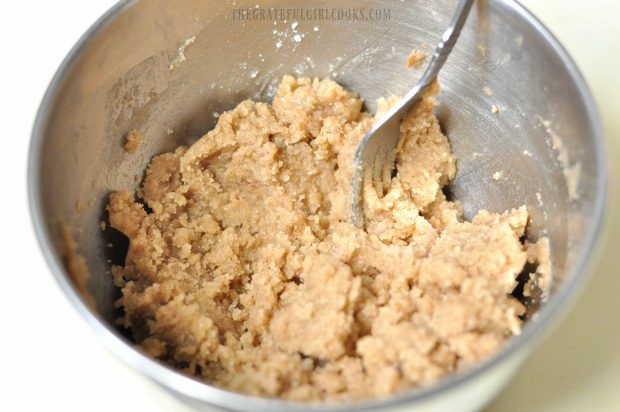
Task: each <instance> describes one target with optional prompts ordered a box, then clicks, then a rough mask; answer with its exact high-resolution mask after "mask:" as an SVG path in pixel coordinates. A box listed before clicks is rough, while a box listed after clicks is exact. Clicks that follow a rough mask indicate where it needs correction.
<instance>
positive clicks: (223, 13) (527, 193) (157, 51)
mask: <svg viewBox="0 0 620 412" xmlns="http://www.w3.org/2000/svg"><path fill="white" fill-rule="evenodd" d="M233 3H234V5H231V3H229V2H221V1H215V0H203V1H197V0H193V1H192V0H178V1H174V2H172V1H164V0H143V1H123V2H120V3H118V4H117V5H116V6H114V7H113V8H112V9H111V10H110V11H109V12H108V13H106V14H105V15H104V16H103V17H102V18H101V19H100V20H99V21H97V22H96V23H95V24H94V25H93V26H92V28H91V29H90V30H89V31H88V32H87V33H86V34H85V35H84V36H83V37H82V39H80V41H79V42H78V44H77V45H76V46H75V47H74V49H73V50H72V51H71V52H70V53H69V55H68V57H67V58H66V59H65V61H64V62H63V63H62V65H61V67H60V68H59V70H58V72H57V73H56V76H55V77H54V79H53V80H52V82H51V84H50V86H49V89H48V90H47V93H46V94H45V97H44V99H43V102H42V103H41V107H40V110H39V113H38V115H37V118H36V122H35V125H34V130H33V134H32V142H31V146H30V158H29V166H28V168H29V170H28V173H29V174H28V185H29V194H30V206H31V212H32V218H33V221H34V226H35V228H36V231H37V236H38V239H39V242H40V244H41V248H42V249H43V253H44V254H45V257H46V258H47V261H48V263H49V265H50V267H51V269H52V272H53V274H54V276H55V277H56V279H57V280H58V282H59V284H60V285H61V287H62V289H63V290H64V291H65V293H66V294H67V297H68V298H69V299H70V300H71V302H72V303H73V305H74V306H75V308H76V310H77V311H78V312H79V313H80V314H81V315H82V316H83V317H84V319H85V320H86V321H87V322H88V323H89V324H90V325H91V326H92V328H93V329H94V330H95V331H96V332H97V333H98V334H99V336H100V338H101V340H102V341H103V343H104V344H105V345H106V346H108V347H109V349H110V350H112V351H113V352H114V353H116V354H117V355H118V356H119V357H120V358H121V359H123V360H124V361H125V362H127V363H129V364H131V365H132V366H134V367H135V368H136V369H138V370H139V371H141V372H142V373H144V374H145V375H146V376H148V377H150V378H151V379H153V380H154V381H156V382H158V383H160V384H161V385H162V386H163V387H165V388H167V389H168V390H170V391H172V392H174V393H175V394H177V396H179V397H180V398H182V399H183V400H185V401H187V402H190V403H191V404H193V405H196V406H197V407H199V408H203V409H207V408H221V409H226V410H251V411H259V410H302V409H308V408H309V405H306V404H296V403H290V402H283V401H279V400H269V399H262V398H255V397H248V396H243V395H239V394H235V393H231V392H228V391H225V390H222V389H218V388H215V387H212V386H209V385H207V384H205V383H202V382H200V381H197V380H194V379H192V378H189V377H187V376H184V375H182V374H180V373H178V372H176V371H174V370H172V369H170V368H168V367H166V366H164V365H162V364H160V363H158V362H156V361H154V360H152V359H150V358H148V357H146V356H144V355H143V354H141V353H140V352H138V351H137V350H136V349H134V348H133V347H132V345H131V343H130V341H129V340H128V339H127V338H126V337H124V336H123V334H122V332H121V331H119V330H117V328H116V327H115V326H114V323H113V320H114V318H115V316H116V315H117V314H116V313H115V310H114V307H113V301H114V300H115V298H116V297H117V293H118V292H117V291H116V290H115V288H114V286H113V285H112V280H111V277H110V275H109V274H108V270H109V268H110V261H112V262H114V261H116V262H119V261H120V262H122V250H120V251H119V250H111V249H109V248H107V247H106V244H107V243H108V242H109V241H110V239H109V236H112V235H110V234H109V233H110V231H106V232H103V233H104V234H102V231H101V229H100V226H99V222H100V221H101V220H102V219H104V218H105V203H106V199H107V194H108V193H109V192H110V191H111V190H117V189H130V190H131V189H134V188H135V187H136V186H137V184H138V183H137V179H136V176H141V175H142V173H143V171H144V169H145V166H146V165H147V163H148V162H149V159H150V158H151V157H152V156H153V155H155V154H157V153H161V152H163V151H168V150H171V149H173V148H174V147H176V146H177V145H179V144H189V143H191V142H192V141H193V140H194V139H195V138H197V137H198V136H200V135H201V134H202V133H204V132H205V131H207V130H208V129H209V128H211V127H212V126H213V124H214V122H215V118H214V116H213V113H214V112H221V111H223V110H226V109H230V108H232V107H234V106H235V105H236V104H237V103H238V102H239V101H241V100H242V99H245V98H254V99H260V100H269V98H270V96H271V94H272V93H273V91H274V88H273V86H274V85H275V84H276V83H277V82H278V80H279V78H280V77H281V76H282V75H284V74H303V75H308V76H318V77H327V76H331V77H335V78H336V79H337V80H338V81H340V82H341V83H342V84H343V85H344V86H346V87H348V88H350V89H351V90H354V91H357V92H359V94H360V95H361V96H362V97H363V98H364V99H365V101H366V103H367V106H368V107H369V108H370V109H371V110H372V109H373V108H374V101H375V99H376V98H378V97H380V96H387V95H390V94H402V93H403V92H404V91H405V90H406V89H407V88H409V87H410V86H411V85H412V84H413V83H414V81H415V79H416V78H417V76H419V74H420V73H419V71H415V70H411V69H407V68H406V67H405V65H404V61H405V59H406V56H407V55H408V53H409V52H410V51H411V49H412V48H414V47H415V48H419V49H426V50H431V48H432V46H433V45H434V44H435V43H436V41H437V40H438V37H439V35H440V34H441V32H442V29H443V28H444V27H445V26H446V23H447V21H448V19H449V16H450V15H451V13H452V9H453V7H454V2H453V1H449V0H436V1H432V0H415V1H414V0H406V1H403V2H393V1H389V0H374V1H365V2H363V3H362V2H360V1H358V0H341V1H338V2H329V1H326V0H312V1H309V2H303V3H302V2H295V1H293V0H288V1H284V0H261V2H260V6H261V8H263V9H266V8H269V7H275V8H288V9H291V8H295V7H299V8H304V9H309V8H331V9H333V8H334V7H337V8H343V9H345V8H360V7H363V8H365V13H367V14H368V13H370V9H371V8H372V9H373V10H383V15H384V16H387V15H389V19H388V18H384V19H379V20H367V21H345V20H338V19H337V18H338V16H339V12H337V11H336V14H335V15H332V17H336V20H332V19H329V20H325V19H323V20H319V19H314V20H306V19H305V18H303V19H302V18H300V17H297V18H292V19H291V18H290V16H289V18H287V19H286V20H287V21H286V22H284V21H283V20H279V21H277V22H276V24H274V21H273V20H270V19H265V20H254V19H249V20H247V19H246V20H239V19H238V17H239V16H240V15H239V12H238V11H237V12H235V11H234V10H233V8H243V7H254V6H255V4H256V2H255V1H246V0H237V1H236V2H233ZM481 4H484V3H481ZM235 13H237V14H236V15H235ZM284 13H286V12H284ZM289 13H292V12H289ZM328 13H329V11H328ZM388 13H389V14H388ZM375 14H377V13H375ZM235 16H236V17H237V18H235ZM258 16H259V17H260V14H259V15H258ZM279 17H283V18H286V15H284V16H279ZM301 17H303V16H301ZM342 17H343V18H346V17H347V12H342ZM293 20H296V21H297V26H296V27H295V28H293V27H292V26H294V25H293ZM296 34H298V35H299V37H296V36H295V35H296ZM302 34H303V36H302ZM194 37H195V38H194ZM187 39H194V40H193V43H192V40H189V41H186V40H187ZM298 40H299V41H298ZM190 43H191V44H190ZM184 44H186V46H187V47H185V48H183V45H184ZM180 48H181V49H180ZM171 64H172V67H171ZM171 68H172V70H171ZM441 83H442V85H443V91H442V93H441V94H440V96H439V101H440V105H439V107H438V110H437V112H438V115H439V117H440V120H441V122H442V126H443V127H444V129H445V131H446V132H447V134H448V136H449V137H450V140H451V142H452V146H453V149H454V152H455V153H456V155H457V157H458V177H457V178H456V180H455V181H454V183H453V184H452V186H451V190H452V192H453V193H454V195H455V197H456V198H458V199H461V200H462V201H463V203H464V207H465V211H466V214H467V215H468V216H471V215H472V214H473V213H474V212H475V211H477V210H478V209H481V208H486V209H490V210H494V211H503V210H505V209H507V208H510V207H514V206H518V205H521V204H523V203H525V204H527V205H528V206H529V208H530V210H531V214H532V222H533V224H532V226H531V228H530V230H529V233H528V236H529V237H530V238H532V239H536V238H538V237H539V236H541V235H543V234H546V235H548V236H549V238H550V242H551V248H552V259H553V274H554V278H553V284H552V288H551V296H550V298H549V300H548V302H547V303H546V304H545V305H543V307H542V308H541V309H540V311H539V312H538V314H537V316H536V317H535V318H534V319H532V320H530V321H529V322H528V323H527V324H526V325H525V327H524V329H523V332H522V333H521V334H520V335H519V336H517V337H515V338H514V339H512V341H511V342H510V343H509V344H508V345H507V346H506V347H505V348H504V349H502V350H501V351H500V352H499V353H497V354H496V355H495V356H493V357H492V358H491V359H488V360H487V361H485V362H483V363H482V364H480V365H479V366H478V367H476V368H473V369H470V370H467V371H465V372H462V373H459V374H455V375H453V376H450V377H448V378H447V379H444V380H442V381H441V382H439V383H437V384H436V385H433V386H429V387H424V388H420V389H416V390H413V391H410V392H407V393H401V394H398V395H396V396H393V397H390V398H388V399H382V400H375V401H368V402H363V403H359V404H354V405H353V404H349V405H335V406H333V407H332V408H331V410H350V409H352V408H357V409H371V408H377V409H399V408H405V407H407V408H408V407H415V408H416V410H418V411H427V410H451V409H458V410H468V409H469V410H473V409H477V408H479V407H481V406H482V405H484V404H485V403H486V402H487V401H488V400H490V399H491V397H492V396H494V395H495V394H496V393H497V392H498V391H499V390H500V389H501V387H502V386H504V385H505V384H506V383H507V382H508V380H509V378H510V377H511V375H512V374H513V373H514V372H515V370H516V369H517V367H518V366H519V365H520V364H521V363H522V361H523V360H524V359H525V357H526V356H527V355H528V353H529V352H530V351H531V350H532V348H533V347H534V344H535V343H536V342H538V341H540V337H541V336H542V335H544V334H545V332H546V331H548V330H549V327H550V325H551V323H552V322H554V321H557V320H558V318H560V317H561V314H562V313H564V312H566V310H567V308H568V304H569V301H570V300H571V299H572V298H573V297H574V296H575V294H576V292H577V290H578V289H579V287H580V285H581V284H582V283H583V280H584V278H585V277H586V273H587V268H588V266H589V264H590V263H591V261H592V260H593V254H594V251H595V245H596V243H597V239H598V238H599V232H600V228H601V225H602V222H603V218H604V214H605V213H604V212H605V204H606V195H607V188H606V159H605V151H604V141H603V136H602V132H601V126H600V122H599V119H598V115H597V111H596V108H595V105H594V102H593V100H592V97H591V96H590V92H589V91H588V88H587V86H586V84H585V82H584V80H583V78H582V77H581V75H580V74H579V71H578V70H577V68H576V67H575V65H574V63H573V62H572V60H571V59H570V57H569V56H568V55H567V54H566V52H565V51H564V49H563V48H562V47H561V46H560V44H559V43H558V42H557V40H556V39H555V38H554V37H553V36H552V35H551V34H550V33H549V32H548V31H547V30H546V29H545V28H544V26H543V25H542V24H541V23H540V22H538V21H537V20H536V19H535V18H534V17H533V16H532V15H531V14H530V13H528V12H527V10H525V9H524V8H523V7H521V6H520V5H519V4H518V3H517V2H515V1H509V0H495V1H488V2H487V3H486V6H483V7H480V5H479V7H478V10H477V12H475V11H474V12H473V13H472V15H471V16H470V19H469V21H468V23H467V25H466V27H465V29H464V32H463V34H462V36H461V39H460V40H459V43H458V44H457V46H456V48H455V50H454V53H453V55H452V56H451V57H450V59H449V60H448V63H447V65H446V67H445V68H444V70H443V72H442V74H441ZM485 86H488V87H489V88H491V89H492V91H493V95H492V96H487V95H486V94H485V93H483V92H482V89H483V87H485ZM492 105H496V106H497V107H499V108H500V112H499V113H492V111H491V107H492ZM134 128H136V129H140V130H142V131H144V133H145V136H146V138H145V142H144V144H143V146H142V147H141V148H140V149H139V150H138V151H137V152H136V153H134V154H132V155H128V154H127V153H125V152H124V150H123V148H122V143H123V138H124V135H125V134H126V133H127V132H128V131H129V130H131V129H134ZM170 130H172V131H173V132H172V133H170ZM552 135H557V136H560V137H561V141H562V144H563V148H564V149H565V151H566V153H565V155H566V156H564V158H560V161H559V160H558V150H557V147H556V148H555V149H554V147H553V139H552ZM524 151H525V154H524ZM528 154H530V155H528ZM562 159H564V160H562ZM566 159H568V160H566ZM562 163H565V164H564V165H562ZM577 164H578V165H579V166H578V167H579V168H580V171H579V181H578V185H577V186H576V193H575V194H576V197H574V196H573V197H571V196H570V193H569V192H570V187H569V185H567V182H566V179H565V173H564V170H563V166H569V167H575V165H577ZM573 170H575V169H573ZM498 171H502V172H503V178H502V179H501V180H500V181H495V180H494V179H492V175H493V174H494V173H495V172H498ZM60 219H62V220H65V221H66V222H67V223H69V224H70V225H71V226H72V227H73V229H74V235H75V237H76V239H77V241H78V242H79V252H80V253H81V254H83V255H84V256H85V258H86V259H87V262H88V265H89V267H90V270H91V272H92V278H91V279H90V282H89V285H88V288H89V290H90V293H91V294H92V295H93V296H94V298H95V300H96V302H97V307H98V310H97V311H96V312H95V311H93V310H91V309H90V308H89V307H88V306H87V305H85V303H84V300H83V299H82V298H81V297H80V296H79V294H78V293H77V291H76V289H75V288H74V286H73V285H72V283H71V281H70V277H69V276H68V273H67V270H66V268H65V266H64V264H63V248H62V244H61V242H60V241H59V231H58V222H59V220H60ZM117 240H118V239H117ZM323 409H324V410H327V408H325V407H324V408H323Z"/></svg>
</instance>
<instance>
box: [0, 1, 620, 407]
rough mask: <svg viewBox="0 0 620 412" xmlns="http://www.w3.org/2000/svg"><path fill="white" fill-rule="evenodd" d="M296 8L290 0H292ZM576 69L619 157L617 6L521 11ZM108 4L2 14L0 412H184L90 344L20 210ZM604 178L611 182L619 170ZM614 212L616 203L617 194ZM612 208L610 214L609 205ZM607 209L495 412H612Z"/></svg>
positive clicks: (616, 238)
mask: <svg viewBox="0 0 620 412" xmlns="http://www.w3.org/2000/svg"><path fill="white" fill-rule="evenodd" d="M291 3H293V0H291ZM523 3H524V4H526V5H527V6H529V7H530V8H531V9H532V10H533V11H535V12H536V14H537V15H539V17H540V18H541V19H542V20H543V21H544V22H545V23H547V24H548V26H549V27H550V28H551V30H552V31H553V32H554V33H555V34H556V35H557V36H558V37H559V38H560V40H561V41H562V42H563V43H564V45H565V46H566V47H567V48H568V50H569V52H570V53H571V54H572V55H573V56H574V57H575V59H576V60H577V63H578V64H579V66H580V67H581V69H582V70H583V72H584V74H585V76H586V78H587V79H588V81H589V83H590V85H591V86H592V88H593V91H594V94H595V97H596V99H597V101H598V102H599V105H600V106H601V109H602V110H601V111H602V114H603V119H604V123H605V127H606V132H607V134H608V137H609V149H610V157H612V158H618V157H620V144H619V142H618V139H619V138H620V116H619V115H618V104H617V101H618V99H619V98H620V93H619V92H620V49H619V47H618V45H619V44H620V22H618V21H617V18H618V16H620V2H617V1H616V0H593V1H588V2H585V1H567V0H563V1H562V0H526V1H523ZM112 4H113V1H112V0H96V1H94V0H91V1H84V0H56V1H53V2H52V1H44V0H39V1H36V2H26V1H24V2H20V1H13V2H10V3H7V4H6V5H4V6H3V10H2V13H1V14H0V52H1V55H2V64H1V65H0V79H1V84H2V86H1V88H0V90H1V93H0V113H2V117H1V119H2V131H3V135H4V142H5V143H4V147H3V150H2V151H1V152H0V167H1V170H0V172H1V174H0V176H3V185H4V188H3V191H2V193H3V194H2V200H3V202H5V203H4V204H3V205H2V206H1V208H2V209H1V212H2V215H1V216H2V218H3V219H2V221H3V226H2V228H3V231H2V236H1V238H0V241H1V242H2V244H1V245H0V259H2V260H1V261H2V262H3V264H4V269H3V270H2V275H1V276H2V286H0V410H5V411H13V410H26V409H27V410H63V411H64V410H66V411H73V410H75V411H78V410H79V411H82V410H84V409H86V410H89V411H103V410H111V409H114V410H119V411H124V410H132V409H139V410H150V411H164V410H171V409H174V410H184V409H185V407H184V406H183V405H180V404H179V403H177V402H176V401H175V400H174V399H173V398H172V397H170V396H169V395H167V394H166V393H165V392H163V391H162V390H161V389H159V388H158V387H157V386H155V385H154V384H152V383H150V382H148V381H147V380H146V379H144V378H142V377H141V376H139V375H138V374H136V373H134V372H133V371H132V370H131V369H129V368H128V367H126V366H124V365H123V364H121V363H120V362H119V361H118V360H116V358H115V357H114V356H113V355H111V354H109V353H108V352H107V351H105V350H104V349H103V348H102V347H101V345H100V344H99V343H98V342H97V340H96V339H95V337H94V335H93V334H92V333H91V332H90V330H89V329H88V328H87V326H86V324H85V323H84V322H83V321H82V320H81V319H80V318H79V317H78V315H77V314H75V313H74V312H73V309H72V308H71V307H70V306H69V304H68V302H67V301H66V299H65V298H64V296H63V295H62V293H61V292H60V290H59V288H58V287H57V286H56V284H55V283H54V281H53V279H52V277H51V275H50V274H49V271H48V269H47V267H46V265H45V263H44V261H43V258H42V257H41V255H40V252H39V249H38V246H37V245H36V243H35V239H34V235H33V232H32V228H31V225H30V219H29V215H28V211H27V205H26V190H25V172H26V151H27V146H28V141H29V135H30V129H31V126H32V121H33V118H34V114H35V111H36V108H37V106H38V103H39V101H40V99H41V97H42V95H43V92H44V91H45V88H46V86H47V84H48V82H49V80H50V78H51V76H52V75H53V73H54V71H55V70H56V68H57V67H58V65H59V64H60V61H61V60H62V58H63V57H64V56H65V55H66V53H67V52H68V51H69V49H70V48H71V46H72V45H73V44H74V43H75V41H76V40H77V39H78V37H79V36H80V35H81V34H82V33H83V32H84V31H85V30H86V29H87V28H88V27H89V26H90V24H91V23H92V22H93V21H95V19H97V18H98V17H99V16H100V15H101V14H102V13H103V12H104V11H105V10H106V9H107V8H109V7H110V6H111V5H112ZM611 173H612V174H613V175H614V177H615V176H620V170H619V169H618V166H617V165H616V164H613V165H612V168H611ZM614 196H615V200H618V199H617V195H616V194H614ZM617 204H618V202H615V203H614V205H617ZM614 209H615V207H612V208H611V210H612V215H613V216H612V219H611V220H610V223H609V227H610V232H609V239H608V242H607V247H606V249H605V252H604V255H605V256H604V258H603V261H602V262H601V264H600V265H599V270H598V271H597V272H598V273H597V274H596V276H595V277H594V278H593V279H592V281H591V282H590V285H589V287H588V289H587V290H586V292H585V294H584V296H583V297H582V298H581V300H580V301H579V303H578V304H577V306H576V307H575V309H574V311H573V312H572V313H571V315H569V316H568V319H567V320H566V321H565V322H564V323H563V324H562V325H561V326H560V328H559V329H558V330H557V331H556V332H555V333H554V334H553V335H552V336H551V337H550V339H548V340H547V342H546V343H545V344H544V345H543V346H542V347H541V348H539V349H538V351H537V352H536V353H535V354H534V355H533V356H532V357H531V358H530V360H529V361H528V362H527V364H526V365H525V367H524V368H523V370H522V371H521V372H520V374H519V375H518V377H517V379H516V380H515V381H514V382H513V383H512V384H511V385H510V387H509V388H508V389H507V390H506V391H505V392H504V393H503V394H502V395H501V396H500V397H499V398H498V399H497V400H496V401H495V402H494V403H493V404H492V406H491V407H490V408H489V409H490V410H492V411H510V410H515V411H516V410H529V411H553V410H558V411H560V410H561V411H581V410H586V409H587V410H596V411H613V410H618V408H620V391H619V390H618V389H617V385H618V382H620V311H619V310H618V304H616V297H617V295H618V291H619V290H620V276H618V264H617V263H616V261H615V259H614V256H613V251H614V250H615V249H614V248H617V245H618V244H620V226H619V219H618V218H619V216H618V212H616V211H615V210H614Z"/></svg>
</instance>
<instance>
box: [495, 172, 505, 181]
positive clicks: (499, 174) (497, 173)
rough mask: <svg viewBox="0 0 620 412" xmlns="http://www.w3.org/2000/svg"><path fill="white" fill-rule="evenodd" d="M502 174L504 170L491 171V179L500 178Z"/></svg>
mask: <svg viewBox="0 0 620 412" xmlns="http://www.w3.org/2000/svg"><path fill="white" fill-rule="evenodd" d="M503 176H504V171H503V170H500V171H498V172H495V173H493V180H496V181H498V180H500V179H501V178H502V177H503Z"/></svg>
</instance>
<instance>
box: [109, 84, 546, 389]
mask: <svg viewBox="0 0 620 412" xmlns="http://www.w3.org/2000/svg"><path fill="white" fill-rule="evenodd" d="M437 92H438V87H433V88H432V90H429V91H428V92H427V94H426V96H425V97H424V99H423V100H422V101H421V102H420V103H418V104H417V106H415V107H414V108H413V109H412V110H411V112H410V114H409V115H408V116H407V117H406V119H405V120H404V121H403V122H402V125H401V134H402V137H401V142H400V145H399V149H398V155H397V171H398V173H397V175H396V176H395V177H394V178H393V180H392V183H391V187H390V188H389V190H388V192H387V194H386V195H385V196H384V197H381V198H379V197H378V196H377V194H376V193H375V192H373V191H372V189H369V190H366V191H365V195H364V197H365V215H366V219H367V227H366V230H365V231H364V230H360V229H357V228H355V227H354V226H353V225H352V224H351V223H350V189H349V184H350V181H351V174H352V158H353V153H354V151H355V148H356V146H357V144H358V142H359V141H360V139H361V138H362V137H363V136H364V134H365V133H366V131H368V130H369V129H370V127H371V126H372V124H373V122H375V120H376V117H373V116H372V115H371V114H369V113H367V112H365V111H362V102H361V100H360V99H359V98H358V97H357V96H356V95H355V94H353V93H351V92H349V91H347V90H345V89H343V88H342V87H341V86H339V85H338V84H337V83H335V82H333V81H331V80H318V79H309V78H300V79H295V78H293V77H288V76H287V77H284V78H283V80H282V82H281V84H280V86H279V89H278V93H277V96H276V97H275V98H274V100H273V104H272V105H269V104H266V103H255V102H253V101H250V100H246V101H243V102H242V103H240V104H239V105H238V106H237V107H236V108H234V109H233V110H231V111H229V112H226V113H223V114H222V115H221V116H220V117H219V120H218V123H217V125H216V126H215V128H214V129H213V130H212V131H210V132H209V133H207V134H206V135H205V136H204V137H202V138H201V139H200V140H199V141H198V142H196V143H195V144H194V145H192V146H191V147H189V148H185V147H179V148H178V149H176V150H175V151H174V152H173V153H165V154H162V155H159V156H156V157H155V158H154V159H153V160H152V162H151V163H150V165H149V167H148V170H147V172H146V178H145V181H144V184H143V187H142V188H141V189H140V190H139V191H138V192H137V193H136V195H137V198H138V199H140V202H137V201H136V200H135V197H134V194H133V193H129V192H116V193H113V194H112V195H111V196H110V202H109V212H110V223H111V224H112V226H113V227H115V228H116V229H118V230H120V231H121V232H122V233H124V234H125V235H126V236H127V237H128V238H129V240H130V245H129V251H128V253H127V257H126V262H125V267H123V268H121V267H116V268H115V270H114V276H115V282H116V284H117V285H118V286H119V287H120V288H122V295H123V296H122V298H121V299H120V301H119V305H120V306H122V307H123V308H124V310H125V315H124V318H123V319H122V323H123V325H124V326H125V327H127V328H130V329H131V330H132V332H133V335H134V337H135V340H136V342H137V343H138V345H139V346H140V347H141V348H142V349H143V350H144V351H146V352H147V353H148V354H150V355H151V356H153V357H156V358H158V359H161V360H162V361H164V362H167V363H169V364H170V365H173V366H175V367H177V368H179V369H182V370H184V371H185V372H187V373H190V374H193V375H196V376H199V377H201V378H203V379H204V380H205V381H207V382H209V383H211V384H214V385H216V386H219V387H223V388H227V389H230V390H233V391H239V392H243V393H247V394H253V395H261V396H270V397H282V398H287V399H293V400H330V401H332V400H337V401H344V400H352V399H360V398H368V397H376V396H382V395H386V394H391V393H394V392H397V391H401V390H404V389H407V388H412V387H415V386H418V385H426V384H429V383H432V382H435V381H437V380H438V379H440V378H442V377H443V376H445V375H447V374H450V373H453V372H455V371H457V370H460V369H462V368H466V367H468V366H470V365H473V364H475V363H476V362H478V361H480V360H481V359H484V358H486V357H488V356H489V355H491V354H493V353H494V352H495V351H497V350H498V349H499V348H500V347H501V346H502V345H503V344H504V343H506V341H507V340H509V339H510V338H511V337H512V336H514V335H516V334H518V333H519V332H520V328H521V323H522V321H521V320H520V316H521V315H522V314H523V313H524V306H523V305H522V304H521V303H520V302H519V301H518V300H517V299H515V298H514V297H512V296H511V295H510V294H511V292H513V290H514V289H515V287H516V285H517V281H516V277H517V275H518V274H519V273H520V272H521V271H522V269H523V267H524V265H525V263H526V261H527V260H528V258H529V259H530V260H533V259H535V257H533V256H532V253H534V254H536V253H537V251H536V250H534V249H533V248H532V249H531V250H530V253H529V255H528V250H527V249H528V248H527V247H526V246H524V244H523V243H522V242H521V241H520V238H521V237H522V235H523V233H524V230H525V227H526V225H527V222H528V212H527V210H526V208H525V207H520V208H517V209H513V210H510V211H507V212H505V213H503V214H498V213H491V212H487V211H481V212H479V213H478V215H477V216H475V217H474V218H473V220H472V221H470V222H469V221H464V219H463V217H462V210H461V207H460V206H459V204H458V202H452V201H449V200H447V199H446V196H445V195H444V194H443V192H442V188H443V187H444V186H446V185H447V184H448V183H449V182H450V180H451V179H453V178H454V176H455V173H456V161H455V157H454V156H453V154H452V152H451V149H450V144H449V142H448V139H447V138H446V136H445V135H444V134H442V132H441V130H440V127H439V123H438V121H437V119H436V118H435V116H434V114H433V112H432V109H433V107H434V105H435V100H434V98H433V95H435V94H436V93H437ZM388 106H389V102H387V101H381V102H380V110H379V112H380V113H379V114H378V115H380V114H381V113H382V112H384V111H385V110H387V108H388ZM145 205H146V206H145ZM147 206H148V207H147ZM539 246H541V247H539V248H538V249H541V250H542V249H544V248H543V247H542V244H541V245H539Z"/></svg>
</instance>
